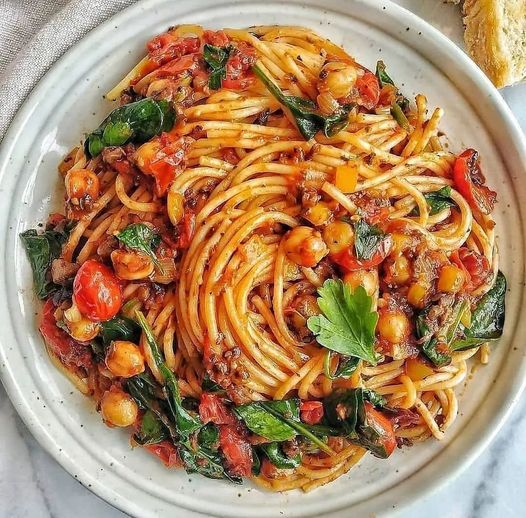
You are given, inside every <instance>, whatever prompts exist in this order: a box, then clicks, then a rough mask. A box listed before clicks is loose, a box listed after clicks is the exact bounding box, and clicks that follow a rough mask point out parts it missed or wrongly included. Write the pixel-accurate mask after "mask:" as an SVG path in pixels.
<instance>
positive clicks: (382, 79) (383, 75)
mask: <svg viewBox="0 0 526 518" xmlns="http://www.w3.org/2000/svg"><path fill="white" fill-rule="evenodd" d="M385 68H386V67H385V63H384V62H383V61H381V60H380V61H377V63H376V77H377V78H378V83H379V85H380V88H382V86H384V85H393V86H394V81H393V80H392V79H391V78H390V77H389V74H388V73H387V72H386V70H385Z"/></svg>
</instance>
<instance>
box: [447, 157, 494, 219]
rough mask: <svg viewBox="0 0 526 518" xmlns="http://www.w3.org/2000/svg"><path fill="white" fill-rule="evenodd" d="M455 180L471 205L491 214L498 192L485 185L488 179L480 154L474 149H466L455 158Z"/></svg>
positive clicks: (456, 185)
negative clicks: (480, 160)
mask: <svg viewBox="0 0 526 518" xmlns="http://www.w3.org/2000/svg"><path fill="white" fill-rule="evenodd" d="M453 180H454V182H455V187H456V188H457V190H458V192H459V193H460V194H462V196H464V198H466V200H467V201H468V203H469V204H470V206H471V207H472V208H473V209H475V210H478V211H480V212H482V213H483V214H490V213H491V211H492V210H493V208H494V207H495V203H496V202H497V193H496V192H495V191H492V190H491V189H490V188H489V187H487V186H486V185H484V182H485V181H486V179H485V178H484V175H483V174H482V171H481V170H480V163H479V154H478V152H477V151H475V150H474V149H466V151H464V152H463V153H462V154H461V155H459V156H458V157H457V159H456V160H455V164H454V166H453Z"/></svg>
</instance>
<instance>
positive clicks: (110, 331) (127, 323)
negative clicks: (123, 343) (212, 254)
mask: <svg viewBox="0 0 526 518" xmlns="http://www.w3.org/2000/svg"><path fill="white" fill-rule="evenodd" d="M140 334H141V328H140V327H139V325H138V324H137V322H135V321H134V320H132V319H131V318H127V317H114V318H112V319H111V320H106V321H105V322H101V331H100V336H101V338H102V343H103V345H104V346H105V347H108V346H109V345H110V343H111V342H113V340H127V341H129V342H134V343H138V341H139V338H140Z"/></svg>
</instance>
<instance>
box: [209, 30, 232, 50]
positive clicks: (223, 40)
mask: <svg viewBox="0 0 526 518" xmlns="http://www.w3.org/2000/svg"><path fill="white" fill-rule="evenodd" d="M203 39H204V40H205V43H210V45H215V46H216V47H225V46H226V45H228V42H229V41H230V40H229V39H228V36H227V35H226V34H225V32H224V31H205V32H204V34H203Z"/></svg>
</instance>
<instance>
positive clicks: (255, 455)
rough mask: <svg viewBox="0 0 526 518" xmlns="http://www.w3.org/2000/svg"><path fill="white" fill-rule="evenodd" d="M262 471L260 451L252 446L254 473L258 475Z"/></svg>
mask: <svg viewBox="0 0 526 518" xmlns="http://www.w3.org/2000/svg"><path fill="white" fill-rule="evenodd" d="M260 473H261V459H260V458H259V455H258V451H257V449H256V448H254V447H253V446H252V475H254V476H256V477H257V476H258V475H259V474H260Z"/></svg>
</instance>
